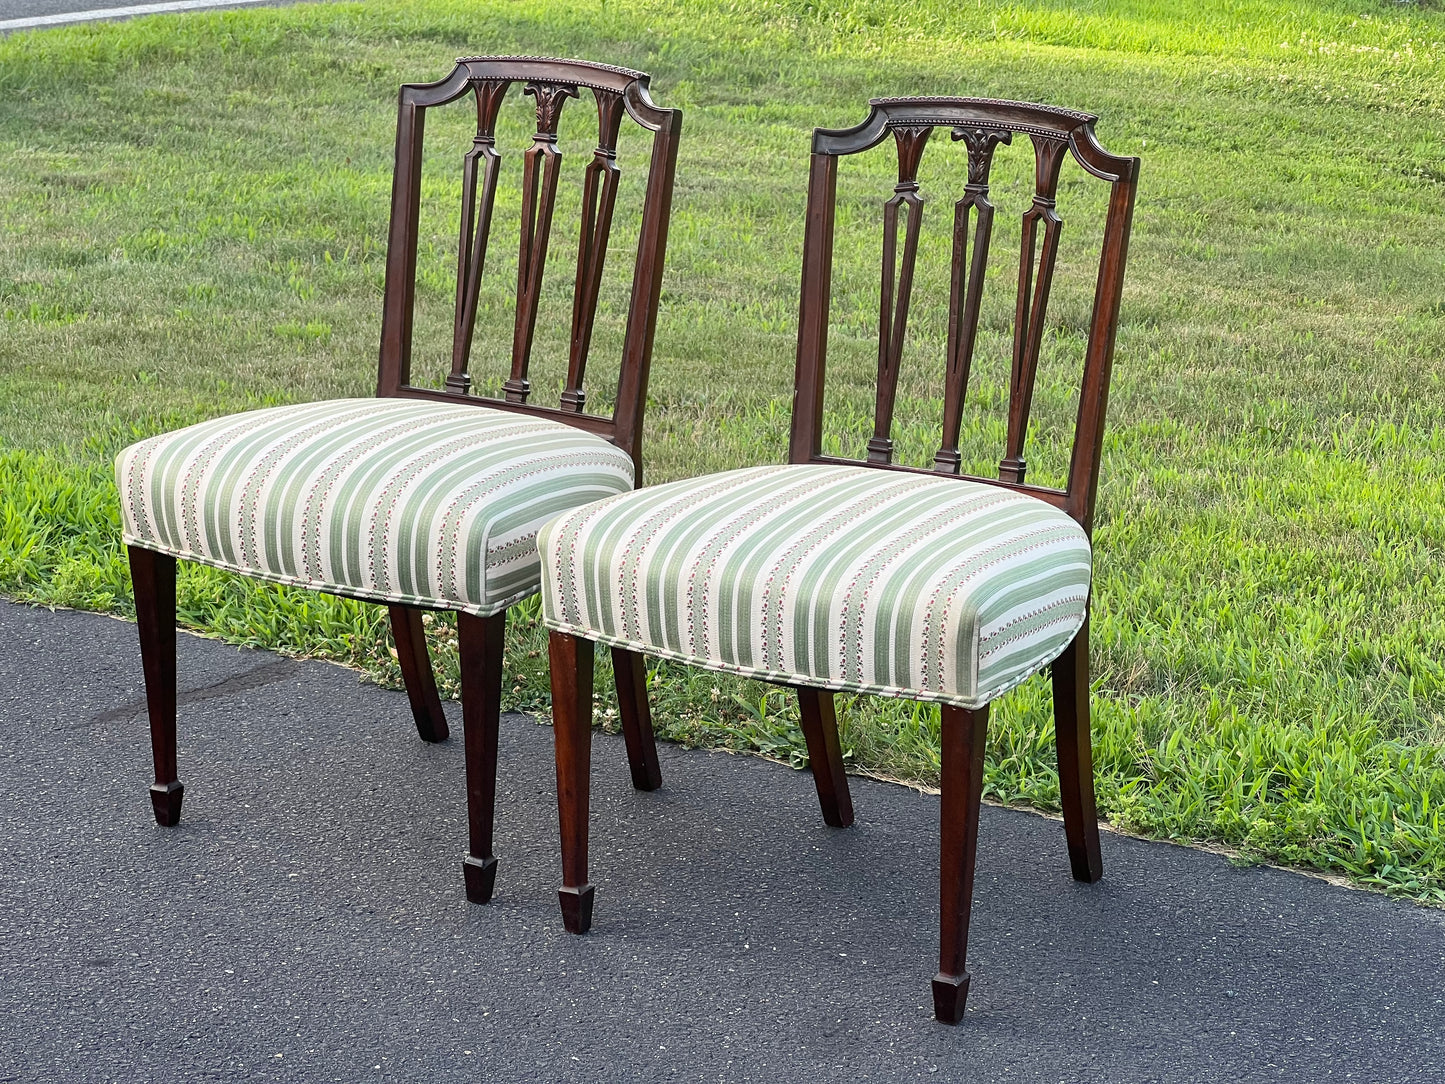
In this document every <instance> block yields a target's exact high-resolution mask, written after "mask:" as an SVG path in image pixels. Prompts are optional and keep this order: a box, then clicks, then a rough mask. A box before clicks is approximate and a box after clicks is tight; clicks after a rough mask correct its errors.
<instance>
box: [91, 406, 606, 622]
mask: <svg viewBox="0 0 1445 1084" xmlns="http://www.w3.org/2000/svg"><path fill="white" fill-rule="evenodd" d="M115 473H116V484H117V485H118V486H119V488H120V496H121V518H122V527H123V534H124V538H125V542H126V544H127V545H133V546H141V547H143V548H146V549H152V550H159V551H160V552H162V553H169V554H172V555H173V556H176V557H181V558H184V559H185V560H188V561H199V562H201V563H203V564H209V565H215V566H217V567H219V568H227V569H231V570H232V571H235V572H240V573H244V574H245V575H247V576H254V577H257V578H260V579H264V580H271V581H273V582H276V583H285V584H293V585H297V586H301V587H310V588H314V589H316V590H320V591H329V592H331V593H333V594H338V595H347V596H349V597H352V598H361V599H368V600H371V601H374V602H401V603H407V604H410V605H417V606H427V607H434V608H439V609H451V610H464V611H466V612H467V613H473V614H477V615H479V616H483V617H485V616H489V615H491V614H494V613H497V612H499V611H501V610H504V609H506V607H507V606H509V605H511V604H512V603H513V602H517V601H519V600H520V599H523V598H526V597H528V596H529V595H532V594H535V593H536V591H537V587H538V576H539V570H538V558H537V546H536V534H537V530H538V528H539V527H541V525H542V524H543V523H545V522H546V521H547V520H548V519H550V518H552V517H554V516H556V515H557V514H558V513H560V512H565V511H567V510H569V509H573V508H576V507H578V506H580V505H583V504H586V503H587V502H589V501H595V500H598V499H600V498H603V497H610V496H613V495H615V494H618V493H624V492H627V491H628V490H630V489H631V488H632V481H633V477H632V460H631V459H630V458H629V457H628V456H627V454H626V453H625V452H623V451H622V450H621V449H619V448H617V447H615V446H614V445H612V444H610V443H608V442H607V441H606V440H604V439H602V438H601V437H598V436H594V435H593V434H591V433H585V432H583V431H582V430H580V429H576V428H574V427H572V426H570V425H564V424H562V423H560V422H554V421H549V420H546V419H542V418H535V417H530V416H528V415H525V414H517V413H511V412H508V411H500V410H488V409H486V408H485V407H474V406H464V405H461V404H456V405H453V404H446V403H443V404H438V403H433V402H423V401H419V400H415V399H337V400H330V401H326V402H319V403H304V404H301V405H297V406H285V407H275V408H271V409H267V410H254V411H248V412H247V413H244V414H235V415H231V416H230V417H226V418H218V419H216V420H214V421H209V422H202V423H201V424H199V425H193V426H191V427H190V428H188V429H181V430H177V431H176V432H173V433H164V434H162V435H160V436H157V437H152V438H151V439H149V440H143V441H141V442H140V443H139V444H134V445H132V446H131V447H129V448H127V449H126V450H125V451H123V452H121V453H120V456H119V457H118V458H117V459H116V464H115Z"/></svg>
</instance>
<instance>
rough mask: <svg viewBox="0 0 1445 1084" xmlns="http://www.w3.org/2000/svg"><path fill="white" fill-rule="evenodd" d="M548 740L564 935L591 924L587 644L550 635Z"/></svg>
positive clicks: (558, 634)
mask: <svg viewBox="0 0 1445 1084" xmlns="http://www.w3.org/2000/svg"><path fill="white" fill-rule="evenodd" d="M547 650H548V658H549V661H550V663H551V666H552V740H553V744H554V746H555V748H556V756H557V813H558V819H559V820H560V822H561V830H562V887H561V889H559V890H558V893H557V897H558V901H559V902H560V903H561V906H562V922H563V924H564V925H565V926H566V928H567V931H568V932H569V933H586V932H587V931H588V929H589V928H590V927H591V926H592V885H591V884H590V883H589V882H588V880H587V816H588V803H589V801H590V799H591V779H592V660H593V649H592V641H591V640H583V639H580V638H579V637H576V636H569V635H567V634H566V633H563V632H554V633H552V634H551V635H550V638H549V639H548V645H547Z"/></svg>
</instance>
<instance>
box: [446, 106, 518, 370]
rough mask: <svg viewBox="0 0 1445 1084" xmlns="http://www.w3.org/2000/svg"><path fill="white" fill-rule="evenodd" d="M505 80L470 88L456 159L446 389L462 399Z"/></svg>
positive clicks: (492, 197)
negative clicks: (468, 124) (457, 208)
mask: <svg viewBox="0 0 1445 1084" xmlns="http://www.w3.org/2000/svg"><path fill="white" fill-rule="evenodd" d="M507 86H508V84H507V83H506V82H501V81H490V82H477V83H474V84H473V90H474V92H475V93H476V97H477V134H476V135H475V136H474V137H472V149H471V150H470V151H468V152H467V155H466V157H465V158H464V159H463V160H462V218H461V231H460V235H459V236H458V238H457V303H456V314H455V323H454V326H453V329H452V370H451V372H450V373H448V374H447V381H446V386H447V390H449V391H453V392H456V393H458V394H460V395H465V394H466V393H467V391H468V390H469V389H470V388H471V386H472V378H471V374H470V373H468V372H467V363H468V359H469V358H470V357H471V354H472V335H473V333H474V332H475V331H476V327H477V297H478V295H479V293H480V290H481V285H482V268H483V267H484V266H485V265H486V262H487V241H488V239H489V238H490V237H491V235H492V207H493V205H494V204H495V202H496V197H497V175H498V173H499V172H500V170H501V164H502V159H501V157H500V156H499V155H498V154H497V150H496V145H497V112H498V110H499V109H500V108H501V105H502V99H503V98H504V97H505V96H506V93H507ZM479 162H480V163H482V172H483V176H482V196H481V204H480V206H478V203H477V164H478V163H479Z"/></svg>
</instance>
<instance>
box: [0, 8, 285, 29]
mask: <svg viewBox="0 0 1445 1084" xmlns="http://www.w3.org/2000/svg"><path fill="white" fill-rule="evenodd" d="M290 2H292V0H129V2H128V0H0V33H4V32H7V31H12V30H30V29H35V28H36V27H45V26H61V25H65V24H67V23H78V22H90V21H91V20H93V19H117V18H131V17H134V16H136V15H147V14H151V15H153V14H158V13H162V12H182V11H198V10H204V9H207V8H230V7H254V6H256V5H258V4H266V5H267V6H270V7H276V6H279V5H280V4H284V3H290Z"/></svg>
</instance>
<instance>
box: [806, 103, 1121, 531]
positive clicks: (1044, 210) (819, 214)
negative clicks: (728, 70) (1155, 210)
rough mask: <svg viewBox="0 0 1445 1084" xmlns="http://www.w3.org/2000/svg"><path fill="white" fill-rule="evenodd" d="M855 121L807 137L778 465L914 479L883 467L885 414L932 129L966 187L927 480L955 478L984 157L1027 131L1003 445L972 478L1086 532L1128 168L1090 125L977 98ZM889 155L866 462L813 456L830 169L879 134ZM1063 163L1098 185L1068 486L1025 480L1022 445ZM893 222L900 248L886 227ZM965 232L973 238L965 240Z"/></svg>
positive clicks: (978, 287)
mask: <svg viewBox="0 0 1445 1084" xmlns="http://www.w3.org/2000/svg"><path fill="white" fill-rule="evenodd" d="M870 105H871V106H872V110H871V112H870V113H869V115H868V119H867V120H865V121H864V122H863V123H862V124H859V125H858V126H856V127H854V128H847V129H841V130H827V129H821V128H820V129H817V130H816V131H815V132H814V133H813V156H812V167H811V171H810V176H809V182H808V208H807V221H806V225H805V229H804V240H803V285H802V297H801V303H800V315H799V327H798V357H797V375H796V380H795V385H794V393H793V395H794V402H793V422H792V437H791V444H790V458H791V460H792V461H793V462H794V463H835V464H836V463H854V464H861V465H868V466H876V467H881V468H884V469H891V470H922V469H923V468H914V467H906V466H900V465H897V464H894V463H893V439H892V435H891V432H892V425H893V405H894V398H895V396H896V393H897V388H898V370H899V363H900V361H901V359H902V356H903V343H904V336H905V333H906V329H907V324H908V308H909V301H910V299H911V295H912V291H913V272H914V264H915V261H916V257H917V254H918V237H919V229H920V224H921V221H922V212H923V198H922V196H921V195H920V194H919V186H918V167H919V163H920V161H921V160H922V157H923V151H924V148H925V147H926V145H927V143H928V140H929V136H930V135H931V134H932V133H933V130H934V129H935V128H947V129H950V130H951V133H952V138H953V139H954V140H958V141H961V142H963V144H964V146H965V148H966V149H967V152H968V180H967V184H966V185H965V187H964V195H963V196H962V198H961V199H959V200H958V201H957V203H956V204H955V206H954V225H953V264H952V277H951V282H950V293H949V305H948V325H947V331H948V335H947V340H948V341H947V348H946V357H947V374H946V379H945V384H944V403H943V438H942V441H941V442H940V445H939V448H938V452H937V454H936V456H935V457H934V464H933V468H932V471H929V472H928V473H934V472H936V473H942V474H946V475H955V476H958V477H972V476H969V475H963V474H961V473H960V468H961V462H962V459H961V456H960V454H959V449H958V438H959V427H960V424H961V420H962V415H963V405H964V396H965V394H966V392H967V389H968V377H969V369H970V367H971V365H972V362H973V354H974V343H975V339H976V336H977V332H978V325H979V311H980V305H981V302H982V297H983V288H984V273H985V269H986V267H987V264H988V253H989V238H990V236H991V233H992V228H993V217H994V207H993V204H992V203H991V202H990V200H989V171H990V168H991V165H992V162H993V155H994V151H995V149H996V148H997V147H998V146H999V144H1008V143H1011V142H1012V141H1013V137H1014V136H1015V135H1027V136H1028V137H1029V139H1030V140H1031V141H1032V143H1033V150H1034V163H1035V168H1034V186H1033V188H1034V191H1033V200H1032V203H1031V205H1030V206H1029V208H1028V210H1027V211H1026V212H1025V213H1024V216H1023V231H1022V247H1021V253H1020V259H1019V276H1018V295H1017V298H1016V304H1015V309H1014V327H1013V361H1012V366H1011V371H1010V380H1009V409H1008V435H1007V438H1006V441H1005V448H1004V455H1003V459H1002V461H1001V462H1000V464H999V477H998V478H996V479H995V478H973V480H974V481H980V482H988V483H990V484H992V485H1000V486H1004V487H1006V488H1009V489H1016V490H1021V491H1023V492H1027V493H1030V494H1033V495H1034V496H1037V497H1041V498H1043V499H1044V500H1046V501H1049V502H1050V503H1051V504H1054V505H1056V506H1058V507H1060V508H1063V509H1064V510H1065V511H1066V512H1068V513H1069V514H1070V515H1071V516H1073V517H1074V518H1075V519H1076V520H1078V521H1079V523H1080V524H1082V525H1083V527H1084V529H1085V530H1086V531H1087V530H1089V529H1090V526H1091V524H1092V521H1093V514H1094V498H1095V490H1096V488H1097V484H1098V474H1099V458H1100V455H1101V452H1102V447H1103V437H1104V412H1105V407H1106V404H1107V402H1108V397H1109V374H1110V368H1111V366H1112V363H1113V354H1114V337H1115V333H1116V330H1117V328H1118V324H1119V302H1120V296H1121V293H1122V290H1123V284H1124V262H1125V258H1126V256H1127V253H1128V248H1129V227H1130V221H1131V219H1132V217H1133V211H1134V191H1135V187H1136V183H1137V179H1138V173H1139V159H1137V158H1124V157H1119V156H1116V155H1112V154H1110V153H1108V152H1107V151H1105V150H1104V148H1103V147H1102V146H1100V144H1099V142H1098V140H1097V139H1096V138H1095V136H1094V121H1095V119H1096V118H1095V117H1093V116H1091V115H1090V114H1088V113H1078V112H1074V111H1073V110H1068V109H1056V108H1053V107H1050V106H1044V105H1032V104H1028V103H1024V102H1006V101H993V100H988V99H979V98H878V99H874V100H873V101H872V102H871V103H870ZM890 134H891V135H892V136H893V142H894V146H895V149H896V151H897V155H898V183H897V185H896V186H895V187H894V189H893V195H892V197H891V198H890V199H889V200H888V201H887V202H886V203H885V204H884V205H883V268H882V272H883V273H882V291H881V300H880V306H879V333H878V380H877V400H876V404H875V409H874V428H873V436H872V437H871V439H870V440H869V441H868V456H867V459H866V460H848V459H841V458H838V457H835V456H825V455H823V454H822V426H823V385H824V371H825V363H826V359H827V349H828V318H829V307H830V302H831V294H832V270H833V234H834V216H835V208H836V203H837V177H838V160H839V159H840V158H842V157H843V156H844V155H850V154H858V153H860V152H862V151H866V150H869V149H871V148H873V147H876V146H877V145H878V144H880V143H882V142H884V141H885V140H886V139H887V138H888V136H889V135H890ZM1067 154H1072V156H1073V158H1074V160H1075V161H1077V162H1078V164H1079V165H1080V166H1082V167H1083V169H1084V170H1086V171H1087V172H1088V173H1089V174H1092V175H1093V176H1094V177H1097V178H1099V179H1100V180H1102V181H1106V182H1108V183H1109V184H1110V185H1111V186H1112V189H1111V192H1110V194H1109V201H1108V212H1107V217H1106V219H1105V223H1104V231H1103V248H1102V252H1101V254H1100V258H1099V271H1098V279H1097V282H1096V285H1095V290H1094V306H1093V315H1092V316H1091V318H1090V320H1089V324H1088V343H1087V347H1086V349H1085V355H1084V368H1083V381H1082V386H1081V388H1080V395H1079V409H1078V419H1077V422H1076V425H1075V429H1074V442H1073V451H1072V454H1071V457H1070V463H1069V472H1068V483H1067V488H1065V489H1062V490H1058V489H1053V488H1049V487H1045V486H1039V485H1033V484H1029V483H1027V482H1025V481H1024V474H1025V468H1026V464H1025V461H1024V455H1023V452H1024V438H1025V435H1026V434H1027V431H1028V423H1029V408H1030V406H1031V404H1032V400H1033V390H1034V377H1035V373H1036V371H1037V368H1038V361H1039V350H1040V347H1041V345H1042V341H1043V337H1044V329H1045V324H1044V319H1045V313H1046V310H1047V308H1048V303H1049V289H1050V286H1051V284H1052V281H1053V275H1054V265H1055V261H1056V257H1057V254H1058V246H1059V231H1060V227H1061V226H1062V219H1061V218H1060V217H1059V214H1058V211H1057V209H1056V207H1055V196H1056V194H1057V191H1058V183H1059V173H1060V168H1061V166H1062V165H1063V162H1064V159H1065V157H1066V155H1067ZM900 220H902V226H903V231H902V232H903V237H902V247H901V251H900V246H899V236H898V235H899V224H900ZM970 223H972V230H970Z"/></svg>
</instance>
